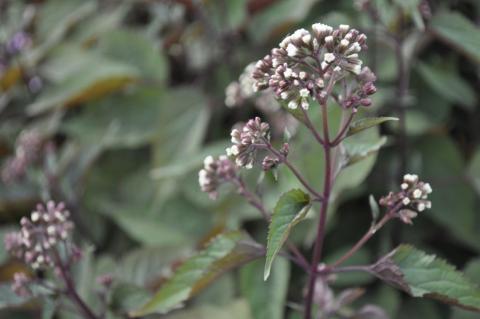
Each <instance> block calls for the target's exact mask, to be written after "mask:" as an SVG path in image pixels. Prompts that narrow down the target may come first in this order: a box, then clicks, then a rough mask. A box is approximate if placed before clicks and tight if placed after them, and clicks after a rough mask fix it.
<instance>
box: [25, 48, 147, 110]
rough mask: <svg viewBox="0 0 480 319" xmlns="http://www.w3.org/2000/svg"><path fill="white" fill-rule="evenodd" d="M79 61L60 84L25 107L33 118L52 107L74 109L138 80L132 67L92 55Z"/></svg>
mask: <svg viewBox="0 0 480 319" xmlns="http://www.w3.org/2000/svg"><path fill="white" fill-rule="evenodd" d="M85 54H87V53H85ZM82 61H83V63H82V64H80V65H77V66H76V68H72V69H71V70H72V72H69V73H68V75H65V77H64V80H63V81H62V82H60V83H57V84H56V85H53V86H51V87H49V88H48V89H46V90H44V91H43V92H42V94H41V95H40V96H39V97H38V99H37V100H36V101H35V102H34V103H33V104H30V105H29V106H28V107H27V112H28V113H29V114H32V115H33V114H39V113H42V112H45V111H48V110H50V109H52V108H59V107H72V106H76V105H78V104H81V103H84V102H88V101H91V100H95V99H97V98H99V97H102V96H104V95H108V94H110V93H112V92H115V91H117V90H119V89H121V88H123V87H124V86H125V85H126V84H128V83H131V82H132V81H134V80H136V79H137V78H138V77H139V73H138V70H137V69H136V68H135V67H133V66H130V65H126V64H123V63H120V62H116V61H112V60H107V59H105V58H103V57H101V56H99V55H96V54H88V57H86V58H84V59H83V60H82Z"/></svg>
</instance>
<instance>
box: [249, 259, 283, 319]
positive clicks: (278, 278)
mask: <svg viewBox="0 0 480 319" xmlns="http://www.w3.org/2000/svg"><path fill="white" fill-rule="evenodd" d="M263 267H264V265H263V263H262V261H261V260H258V261H254V262H252V263H250V264H248V265H246V266H245V267H242V269H241V272H240V278H241V279H240V280H241V286H240V289H241V292H242V294H243V296H244V297H245V298H246V299H247V300H248V302H249V304H250V308H251V310H252V317H253V318H254V319H271V318H275V319H282V318H283V314H284V312H285V302H286V298H287V291H288V283H289V278H290V263H289V261H288V260H287V259H284V258H282V259H278V260H277V261H276V262H275V263H274V264H273V266H272V276H271V278H270V280H268V281H263V280H262V270H263Z"/></svg>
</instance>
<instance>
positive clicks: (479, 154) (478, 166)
mask: <svg viewBox="0 0 480 319" xmlns="http://www.w3.org/2000/svg"><path fill="white" fill-rule="evenodd" d="M467 177H468V178H469V179H470V181H471V183H472V184H473V186H474V188H475V190H476V191H477V194H479V195H480V149H477V150H476V151H475V154H474V155H473V158H472V159H471V160H470V163H469V165H468V174H467Z"/></svg>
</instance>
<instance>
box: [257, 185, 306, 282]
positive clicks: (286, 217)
mask: <svg viewBox="0 0 480 319" xmlns="http://www.w3.org/2000/svg"><path fill="white" fill-rule="evenodd" d="M309 203H310V196H308V194H306V193H304V192H303V191H301V190H299V189H292V190H290V191H288V192H287V193H285V194H283V195H282V196H281V197H280V199H279V200H278V202H277V205H275V209H274V210H273V214H272V220H271V221H270V226H269V228H268V242H267V258H266V261H265V270H264V275H263V277H264V280H267V279H268V276H269V275H270V268H271V267H272V263H273V260H274V259H275V257H276V256H277V254H278V252H279V251H280V249H281V248H282V246H283V244H284V243H285V241H286V240H287V239H288V235H289V234H290V230H291V229H292V227H294V226H295V225H296V224H298V223H299V222H300V221H302V219H303V218H304V217H305V215H306V214H307V212H308V209H306V207H307V205H308V204H309Z"/></svg>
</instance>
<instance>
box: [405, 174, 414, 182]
mask: <svg viewBox="0 0 480 319" xmlns="http://www.w3.org/2000/svg"><path fill="white" fill-rule="evenodd" d="M403 180H404V181H405V182H407V183H416V182H417V181H418V175H415V174H405V176H403Z"/></svg>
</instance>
